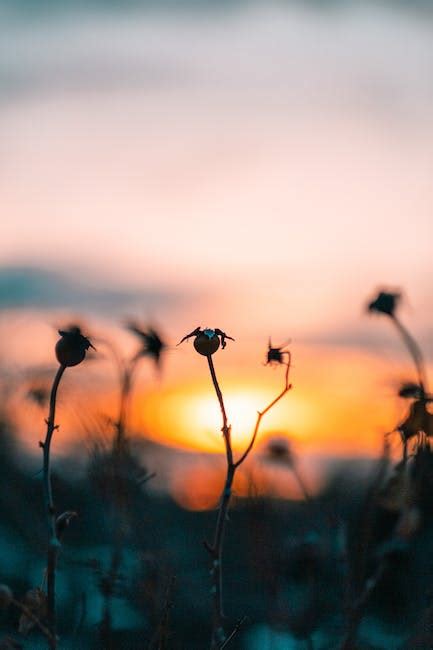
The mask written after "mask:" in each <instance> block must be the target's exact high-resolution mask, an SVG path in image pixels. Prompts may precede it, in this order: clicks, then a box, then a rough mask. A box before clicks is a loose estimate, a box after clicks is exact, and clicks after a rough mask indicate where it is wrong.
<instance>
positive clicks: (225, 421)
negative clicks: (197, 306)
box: [206, 354, 233, 465]
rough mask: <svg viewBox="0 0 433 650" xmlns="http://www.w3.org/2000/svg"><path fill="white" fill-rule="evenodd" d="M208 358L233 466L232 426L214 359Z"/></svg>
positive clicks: (208, 356)
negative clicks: (229, 421)
mask: <svg viewBox="0 0 433 650" xmlns="http://www.w3.org/2000/svg"><path fill="white" fill-rule="evenodd" d="M206 358H207V362H208V364H209V370H210V374H211V377H212V382H213V385H214V388H215V392H216V394H217V397H218V402H219V405H220V409H221V415H222V419H223V426H222V428H221V431H222V433H223V437H224V443H225V447H226V456H227V464H228V465H232V464H233V451H232V445H231V435H230V425H229V423H228V418H227V412H226V408H225V405H224V398H223V394H222V392H221V388H220V386H219V383H218V379H217V376H216V373H215V367H214V365H213V360H212V357H211V355H210V354H208V355H207V357H206Z"/></svg>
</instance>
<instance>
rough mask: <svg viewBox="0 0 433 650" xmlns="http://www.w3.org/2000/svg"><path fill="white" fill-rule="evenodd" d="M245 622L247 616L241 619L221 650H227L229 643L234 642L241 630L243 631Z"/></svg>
mask: <svg viewBox="0 0 433 650" xmlns="http://www.w3.org/2000/svg"><path fill="white" fill-rule="evenodd" d="M245 621H246V616H243V617H242V618H241V619H239V621H238V622H237V623H236V625H235V626H234V628H233V630H232V631H231V633H230V634H229V636H228V637H227V639H226V640H225V641H224V643H223V644H222V646H220V648H219V650H224V648H227V646H228V645H229V643H231V641H233V639H234V637H235V636H236V634H237V633H238V632H239V630H240V629H241V627H242V625H243V624H244V623H245Z"/></svg>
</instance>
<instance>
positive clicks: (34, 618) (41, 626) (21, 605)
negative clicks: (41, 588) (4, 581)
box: [10, 598, 56, 648]
mask: <svg viewBox="0 0 433 650" xmlns="http://www.w3.org/2000/svg"><path fill="white" fill-rule="evenodd" d="M10 602H11V603H12V605H14V606H15V607H16V608H17V609H19V610H20V612H21V614H24V616H27V618H28V619H29V620H30V621H31V622H32V623H34V624H35V625H36V627H37V628H39V630H40V631H41V632H42V634H43V635H44V636H45V637H46V638H47V639H48V641H49V643H50V647H54V648H55V647H56V645H55V644H56V638H55V637H54V636H53V634H52V633H51V632H50V630H49V629H48V628H47V627H46V626H45V625H44V624H43V623H41V621H40V619H39V618H38V617H37V616H36V614H34V613H33V612H32V610H31V609H30V608H29V607H27V606H26V605H24V603H20V601H19V600H16V599H15V598H12V600H11V601H10Z"/></svg>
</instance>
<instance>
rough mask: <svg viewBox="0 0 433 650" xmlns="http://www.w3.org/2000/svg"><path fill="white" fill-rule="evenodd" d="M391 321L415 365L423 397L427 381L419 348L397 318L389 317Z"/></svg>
mask: <svg viewBox="0 0 433 650" xmlns="http://www.w3.org/2000/svg"><path fill="white" fill-rule="evenodd" d="M391 319H392V322H393V323H394V325H395V327H396V328H397V331H398V333H399V334H400V336H401V338H402V339H403V342H404V344H405V346H406V347H407V349H408V351H409V354H410V356H411V357H412V360H413V362H414V364H415V369H416V373H417V375H418V383H419V385H420V387H421V390H422V392H423V394H424V395H425V394H426V392H427V379H426V372H425V367H424V359H423V355H422V352H421V350H420V347H419V345H418V343H417V342H416V341H415V339H414V338H413V336H412V335H411V334H410V332H409V331H408V330H407V329H406V327H405V326H404V325H403V323H402V322H401V321H400V320H399V319H398V318H397V316H391Z"/></svg>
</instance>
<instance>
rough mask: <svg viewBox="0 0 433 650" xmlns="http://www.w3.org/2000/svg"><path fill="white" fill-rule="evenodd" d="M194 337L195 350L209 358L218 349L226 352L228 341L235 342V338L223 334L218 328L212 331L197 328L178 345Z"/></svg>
mask: <svg viewBox="0 0 433 650" xmlns="http://www.w3.org/2000/svg"><path fill="white" fill-rule="evenodd" d="M192 336H194V337H195V338H194V348H195V349H196V351H197V352H198V353H199V354H202V355H203V356H205V357H209V356H211V355H212V354H214V353H215V352H216V351H217V350H218V348H219V347H220V344H221V347H222V349H223V350H224V348H225V347H226V345H227V341H226V339H230V341H234V338H232V337H231V336H229V335H228V334H226V333H225V332H223V331H222V330H220V329H218V328H216V329H210V328H205V329H204V330H202V329H201V328H200V327H196V328H195V330H193V331H192V332H190V333H189V334H187V335H186V336H184V337H183V339H182V340H181V341H179V343H178V345H180V344H181V343H183V342H184V341H186V340H188V339H189V338H191V337H192Z"/></svg>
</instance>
